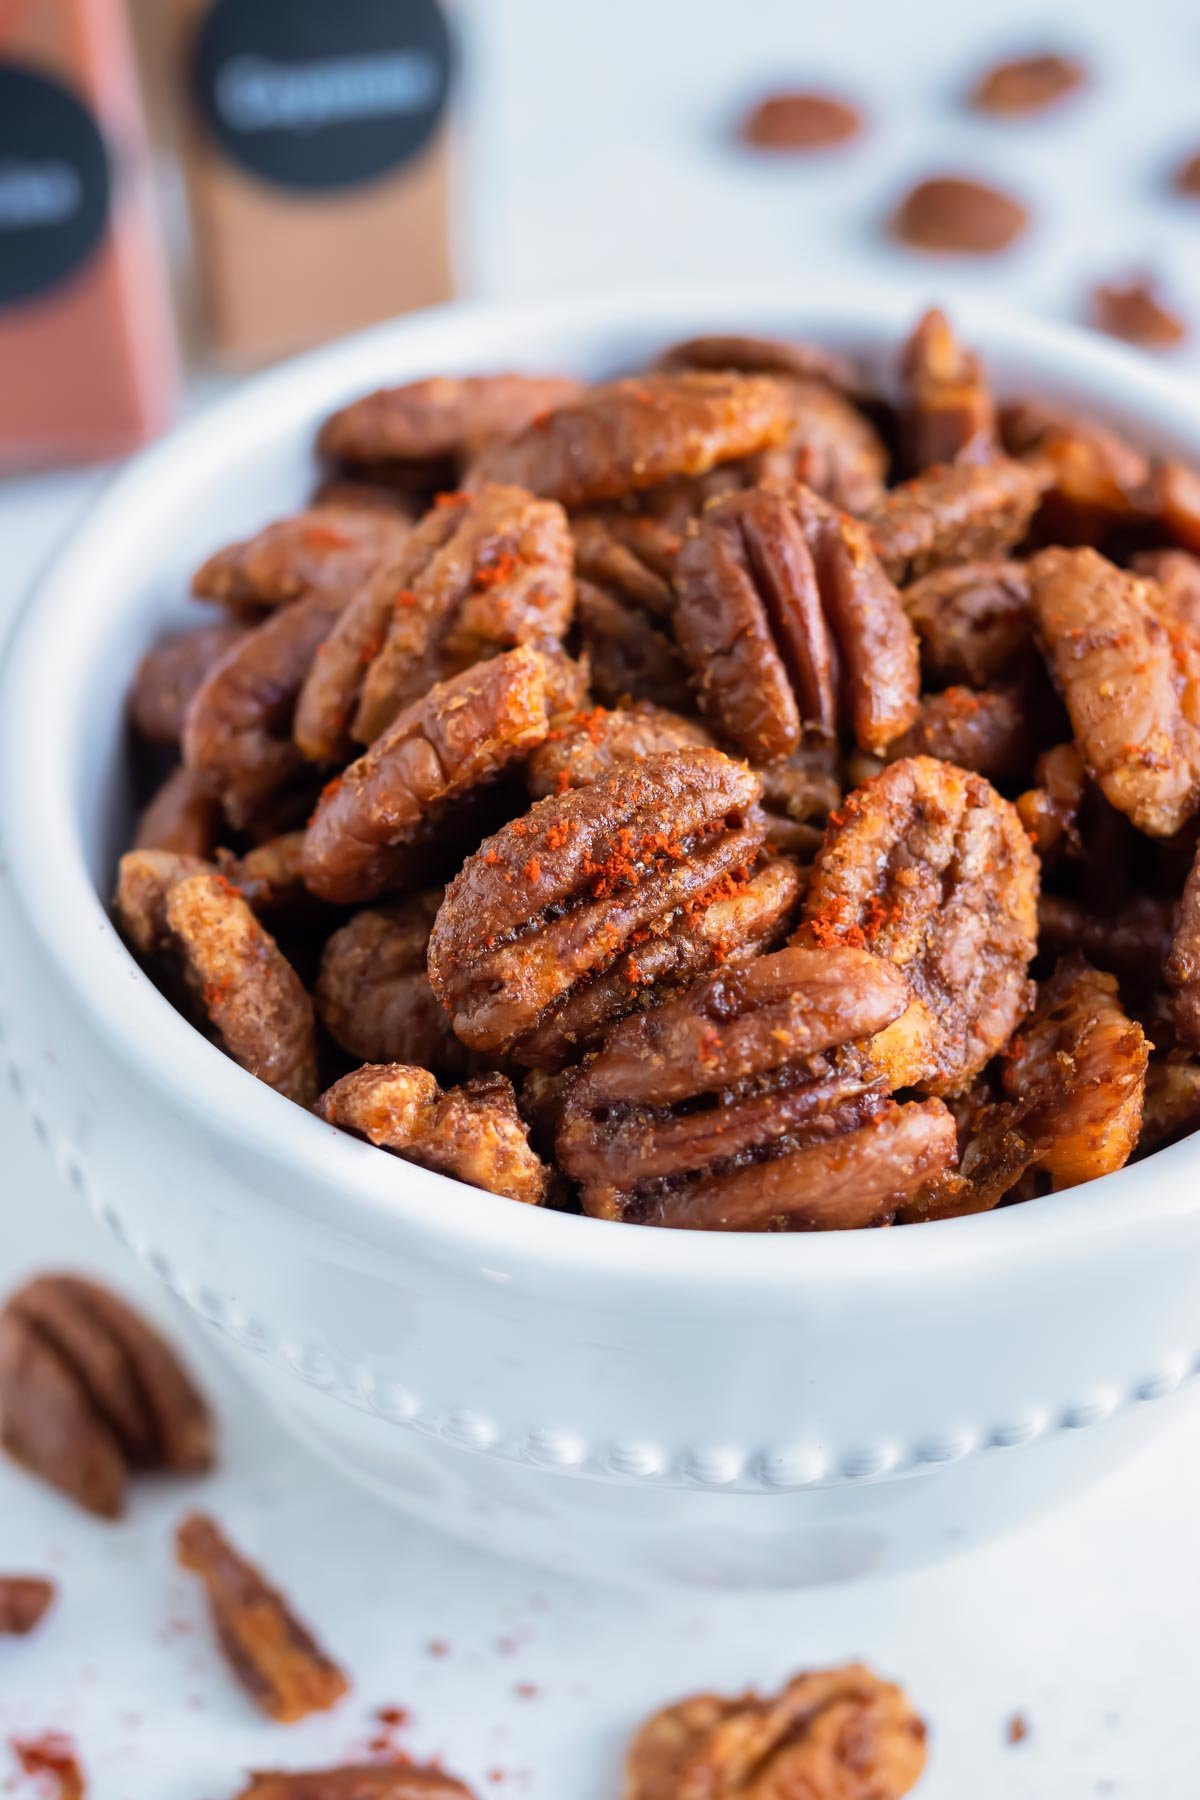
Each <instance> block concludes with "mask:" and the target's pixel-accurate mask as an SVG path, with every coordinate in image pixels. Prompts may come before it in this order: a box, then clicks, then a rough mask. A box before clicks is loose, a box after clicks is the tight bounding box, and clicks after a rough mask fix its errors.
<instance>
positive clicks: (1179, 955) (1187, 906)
mask: <svg viewBox="0 0 1200 1800" xmlns="http://www.w3.org/2000/svg"><path fill="white" fill-rule="evenodd" d="M1166 976H1167V983H1168V985H1169V986H1170V988H1171V991H1172V993H1173V995H1174V1004H1173V1013H1174V1019H1175V1029H1176V1031H1177V1032H1178V1033H1179V1036H1180V1039H1181V1040H1182V1042H1183V1043H1184V1044H1186V1045H1187V1046H1188V1048H1189V1049H1191V1050H1200V850H1198V851H1197V853H1196V859H1195V861H1194V862H1193V864H1192V867H1191V870H1190V872H1189V874H1188V878H1187V881H1186V883H1185V885H1184V889H1183V900H1182V903H1181V905H1180V910H1179V924H1178V926H1177V927H1176V930H1175V935H1174V938H1173V940H1172V943H1171V950H1170V955H1169V956H1168V958H1167V963H1166Z"/></svg>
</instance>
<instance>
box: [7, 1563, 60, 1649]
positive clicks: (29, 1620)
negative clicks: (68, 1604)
mask: <svg viewBox="0 0 1200 1800" xmlns="http://www.w3.org/2000/svg"><path fill="white" fill-rule="evenodd" d="M53 1603H54V1583H53V1582H52V1581H45V1580H43V1579H42V1578H41V1577H40V1576H37V1575H0V1637H28V1635H29V1633H30V1632H31V1631H36V1629H37V1627H38V1626H39V1625H40V1624H41V1622H42V1620H43V1619H44V1618H45V1616H46V1614H47V1613H48V1612H49V1610H50V1608H51V1606H52V1605H53Z"/></svg>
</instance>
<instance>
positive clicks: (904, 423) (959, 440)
mask: <svg viewBox="0 0 1200 1800" xmlns="http://www.w3.org/2000/svg"><path fill="white" fill-rule="evenodd" d="M900 377H901V382H902V384H903V388H904V402H903V405H902V407H901V413H900V428H901V439H902V443H903V448H904V456H905V461H906V463H907V465H908V467H909V469H910V471H911V472H912V473H914V474H917V473H919V472H920V471H921V470H922V469H928V468H931V467H933V466H936V465H937V464H939V463H951V462H955V461H957V460H958V459H959V458H962V459H964V460H967V459H974V460H979V459H981V458H987V457H989V456H991V455H992V454H993V453H994V452H995V449H996V408H995V405H994V404H993V401H992V395H991V389H990V388H989V387H988V383H987V377H986V375H985V374H984V370H983V364H982V362H981V361H980V359H979V357H978V356H976V354H975V353H974V351H972V350H967V349H966V348H965V347H964V346H963V345H962V344H960V343H959V341H958V338H957V337H956V336H955V334H954V329H953V327H952V326H951V324H950V321H949V319H948V318H947V317H946V315H945V313H944V312H942V311H941V309H940V308H938V307H931V308H930V310H929V311H928V312H927V313H925V314H924V316H923V317H922V318H921V319H919V320H918V321H917V324H916V326H915V328H914V330H913V332H912V335H911V336H910V337H909V339H908V342H907V343H906V344H905V346H904V350H903V352H902V354H901V359H900Z"/></svg>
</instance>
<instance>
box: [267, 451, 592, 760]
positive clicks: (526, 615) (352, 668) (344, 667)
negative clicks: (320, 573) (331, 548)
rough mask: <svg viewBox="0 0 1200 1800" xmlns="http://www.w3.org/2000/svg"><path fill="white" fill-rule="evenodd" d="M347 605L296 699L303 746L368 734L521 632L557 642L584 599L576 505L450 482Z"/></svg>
mask: <svg viewBox="0 0 1200 1800" xmlns="http://www.w3.org/2000/svg"><path fill="white" fill-rule="evenodd" d="M442 501H443V502H444V504H440V505H437V506H435V507H434V508H433V509H432V511H431V512H429V513H427V514H426V515H425V517H424V519H422V521H421V523H420V524H419V525H417V526H416V527H415V528H414V529H413V531H412V532H411V533H410V534H409V536H408V539H407V542H406V543H405V544H404V546H403V548H402V549H401V551H400V552H399V554H398V555H397V556H396V557H395V558H394V559H393V560H392V561H390V562H388V563H387V564H385V565H383V566H382V567H381V568H380V569H379V571H378V573H377V575H376V577H375V578H374V579H373V580H372V581H370V582H368V583H367V584H366V585H365V586H364V587H362V588H361V589H360V591H359V593H358V594H357V596H356V597H355V599H354V602H353V604H352V605H350V606H349V607H347V609H346V611H345V612H344V613H343V615H342V617H341V618H340V619H339V621H338V622H337V624H336V625H335V626H334V628H333V630H332V631H331V632H330V634H329V637H328V639H327V641H326V642H325V644H324V645H323V646H322V650H321V654H320V656H319V657H317V658H316V659H315V661H314V663H313V666H312V669H311V671H310V673H309V675H308V679H307V680H306V682H305V684H304V691H303V693H302V694H301V696H300V701H299V705H298V706H297V709H296V725H295V736H296V742H297V744H298V745H299V746H300V748H301V750H302V751H303V753H304V755H305V756H307V757H308V758H309V759H310V760H311V761H314V762H323V761H328V760H330V759H332V758H335V757H339V756H340V757H344V756H346V755H348V754H349V752H350V745H351V740H352V739H357V740H358V741H359V742H360V743H364V744H369V743H371V742H372V741H373V740H374V739H375V738H377V737H378V736H379V734H380V732H382V731H384V730H385V729H386V727H387V726H388V725H390V724H391V722H392V720H393V719H394V718H395V717H396V715H397V713H399V712H400V711H401V710H402V709H403V708H404V707H405V706H408V705H411V703H412V702H413V701H414V700H418V699H420V697H421V696H422V695H423V694H426V693H428V691H429V689H430V688H431V687H433V686H434V684H435V683H436V682H438V681H445V680H448V679H449V678H450V677H451V676H452V675H458V674H460V673H461V672H462V671H463V670H464V669H467V668H470V667H471V665H472V664H473V663H477V662H482V661H484V660H485V659H486V658H488V657H491V656H495V655H498V654H499V653H500V652H501V651H503V650H510V649H512V648H513V646H514V645H517V644H533V645H536V646H540V647H543V648H544V647H546V646H548V645H551V644H554V643H557V642H558V640H559V639H560V638H561V637H562V636H563V634H564V633H565V632H566V630H567V627H568V626H569V624H570V622H571V615H572V613H573V611H574V605H575V593H574V579H573V575H572V543H571V535H570V531H569V529H568V526H567V516H566V514H565V513H564V512H563V510H562V508H561V507H560V506H558V505H556V504H555V503H554V502H553V501H550V500H536V499H535V498H534V497H533V495H532V494H529V493H526V492H524V491H523V490H522V489H520V488H512V487H485V488H482V489H481V490H480V491H479V492H478V493H475V494H446V495H443V496H442Z"/></svg>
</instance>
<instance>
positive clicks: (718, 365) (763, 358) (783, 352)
mask: <svg viewBox="0 0 1200 1800" xmlns="http://www.w3.org/2000/svg"><path fill="white" fill-rule="evenodd" d="M655 367H656V368H658V369H663V370H665V371H666V372H667V373H668V374H674V373H676V372H677V371H678V370H680V369H738V370H740V371H741V373H742V374H743V375H796V376H799V378H800V379H801V380H802V381H823V382H825V383H826V385H827V386H829V387H832V388H840V389H841V391H842V392H843V393H845V394H850V395H853V396H857V395H858V394H860V393H861V390H862V381H861V378H860V376H859V372H858V369H857V368H856V367H855V364H854V362H853V360H852V359H851V358H850V357H848V356H842V355H841V354H840V353H839V352H838V351H836V350H829V349H827V348H826V347H825V346H824V345H823V344H804V343H797V342H796V341H794V340H793V339H790V338H766V337H754V336H752V335H750V334H749V333H747V332H723V333H719V332H709V333H708V334H707V335H706V336H704V337H693V338H682V339H681V340H680V341H679V342H678V343H677V344H671V345H669V346H668V348H667V349H666V350H663V351H662V352H661V353H660V354H659V356H658V358H657V360H656V362H655Z"/></svg>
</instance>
